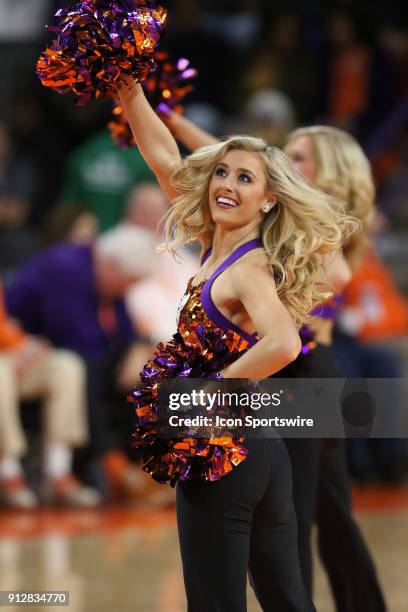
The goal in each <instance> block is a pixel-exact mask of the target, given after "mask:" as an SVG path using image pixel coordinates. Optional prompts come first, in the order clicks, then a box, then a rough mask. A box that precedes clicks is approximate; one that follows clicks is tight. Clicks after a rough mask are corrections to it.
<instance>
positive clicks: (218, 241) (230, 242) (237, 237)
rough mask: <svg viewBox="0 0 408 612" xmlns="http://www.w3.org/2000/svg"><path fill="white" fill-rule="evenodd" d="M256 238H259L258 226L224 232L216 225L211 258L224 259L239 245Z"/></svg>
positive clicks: (224, 230)
mask: <svg viewBox="0 0 408 612" xmlns="http://www.w3.org/2000/svg"><path fill="white" fill-rule="evenodd" d="M256 238H259V226H257V227H248V226H246V227H240V228H237V229H233V230H226V229H225V228H222V227H220V226H218V225H217V226H216V228H215V232H214V237H213V242H212V253H211V254H212V257H213V258H214V259H218V258H225V257H227V256H228V255H229V254H230V253H232V251H234V250H235V249H236V248H237V247H239V246H240V245H241V244H244V243H245V242H249V241H250V240H255V239H256Z"/></svg>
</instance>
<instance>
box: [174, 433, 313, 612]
mask: <svg viewBox="0 0 408 612" xmlns="http://www.w3.org/2000/svg"><path fill="white" fill-rule="evenodd" d="M246 444H247V447H248V451H249V452H248V457H247V459H246V460H245V461H244V462H243V463H242V464H241V465H239V466H238V467H237V468H236V469H234V470H233V471H232V473H230V474H228V476H226V477H224V478H222V479H221V480H219V481H217V482H211V483H207V482H203V481H201V480H196V481H192V482H187V483H182V482H179V483H178V485H177V522H178V529H179V537H180V550H181V557H182V562H183V572H184V582H185V587H186V593H187V601H188V612H245V611H246V609H247V606H246V582H247V572H248V568H249V571H250V573H251V578H252V583H253V586H254V589H255V591H256V595H257V597H258V600H259V602H260V605H261V607H262V609H263V610H265V611H266V612H306V611H307V612H309V611H313V610H315V608H314V606H313V604H312V603H311V601H310V599H309V597H308V596H307V594H306V590H305V588H304V585H303V581H302V576H301V571H300V566H299V558H298V547H297V539H296V515H295V511H294V507H293V501H292V477H291V469H290V462H289V458H288V455H287V451H286V448H285V445H284V444H283V443H282V442H281V441H280V440H278V439H268V440H266V439H252V440H247V442H246Z"/></svg>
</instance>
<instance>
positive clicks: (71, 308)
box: [6, 244, 135, 361]
mask: <svg viewBox="0 0 408 612" xmlns="http://www.w3.org/2000/svg"><path fill="white" fill-rule="evenodd" d="M6 306H7V310H8V312H9V314H10V315H11V316H12V317H14V318H16V319H18V320H19V321H20V323H21V325H22V326H23V328H24V329H25V331H27V332H28V333H31V334H37V335H41V336H44V337H46V338H47V339H48V340H50V341H51V342H52V344H53V345H54V346H57V347H60V348H67V349H71V350H73V351H75V352H76V353H79V354H80V355H81V356H82V357H84V358H85V359H87V360H92V361H93V360H97V359H100V358H102V357H103V356H104V355H105V354H106V352H107V351H109V350H110V349H112V348H114V347H118V348H120V347H122V346H126V345H127V344H129V343H130V342H132V340H134V339H135V332H134V329H133V326H132V323H131V321H130V318H129V316H128V314H127V312H126V308H125V304H124V301H123V300H122V299H118V300H116V302H115V304H114V312H115V314H116V329H115V330H114V331H111V332H108V331H106V330H105V329H104V328H103V327H102V325H101V323H100V321H99V307H100V302H99V300H98V295H97V291H96V284H95V277H94V271H93V265H92V248H91V247H89V246H77V245H69V244H63V245H58V246H56V247H52V248H50V249H47V250H46V251H44V252H43V253H41V254H40V255H38V256H37V257H35V258H33V259H32V260H30V261H29V262H28V263H27V264H26V265H25V266H23V268H22V269H21V270H20V271H19V272H18V273H17V274H16V276H15V278H14V279H13V282H12V284H11V286H9V287H8V288H7V289H6Z"/></svg>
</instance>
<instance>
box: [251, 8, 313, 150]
mask: <svg viewBox="0 0 408 612" xmlns="http://www.w3.org/2000/svg"><path fill="white" fill-rule="evenodd" d="M251 57H252V61H250V63H249V66H248V68H247V70H246V72H245V73H244V76H243V87H244V89H245V90H246V91H247V92H248V93H249V94H256V92H258V91H261V90H270V89H273V90H279V91H280V92H282V93H283V94H285V95H286V96H287V97H288V98H289V103H290V104H291V105H292V106H293V107H294V110H295V113H296V115H297V117H298V118H299V121H300V122H304V121H310V120H312V119H313V118H314V114H315V109H316V100H317V93H318V80H317V66H316V58H315V57H314V54H313V51H312V48H311V47H310V46H309V45H307V44H306V43H305V40H304V39H303V32H302V22H301V20H300V17H299V16H298V15H296V14H295V13H293V12H284V13H283V14H281V15H280V16H279V17H278V18H277V20H276V21H274V22H273V23H272V26H271V27H270V28H269V30H268V31H267V32H266V33H265V34H264V35H263V36H262V38H261V42H260V43H258V45H257V46H256V47H255V48H254V49H253V51H252V54H251ZM293 127H294V126H293ZM268 142H269V141H268Z"/></svg>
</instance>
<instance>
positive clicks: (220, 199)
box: [217, 196, 238, 206]
mask: <svg viewBox="0 0 408 612" xmlns="http://www.w3.org/2000/svg"><path fill="white" fill-rule="evenodd" d="M217 202H218V204H226V205H227V206H238V204H237V202H235V201H234V200H230V199H229V198H225V197H223V196H219V197H218V198H217Z"/></svg>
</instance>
